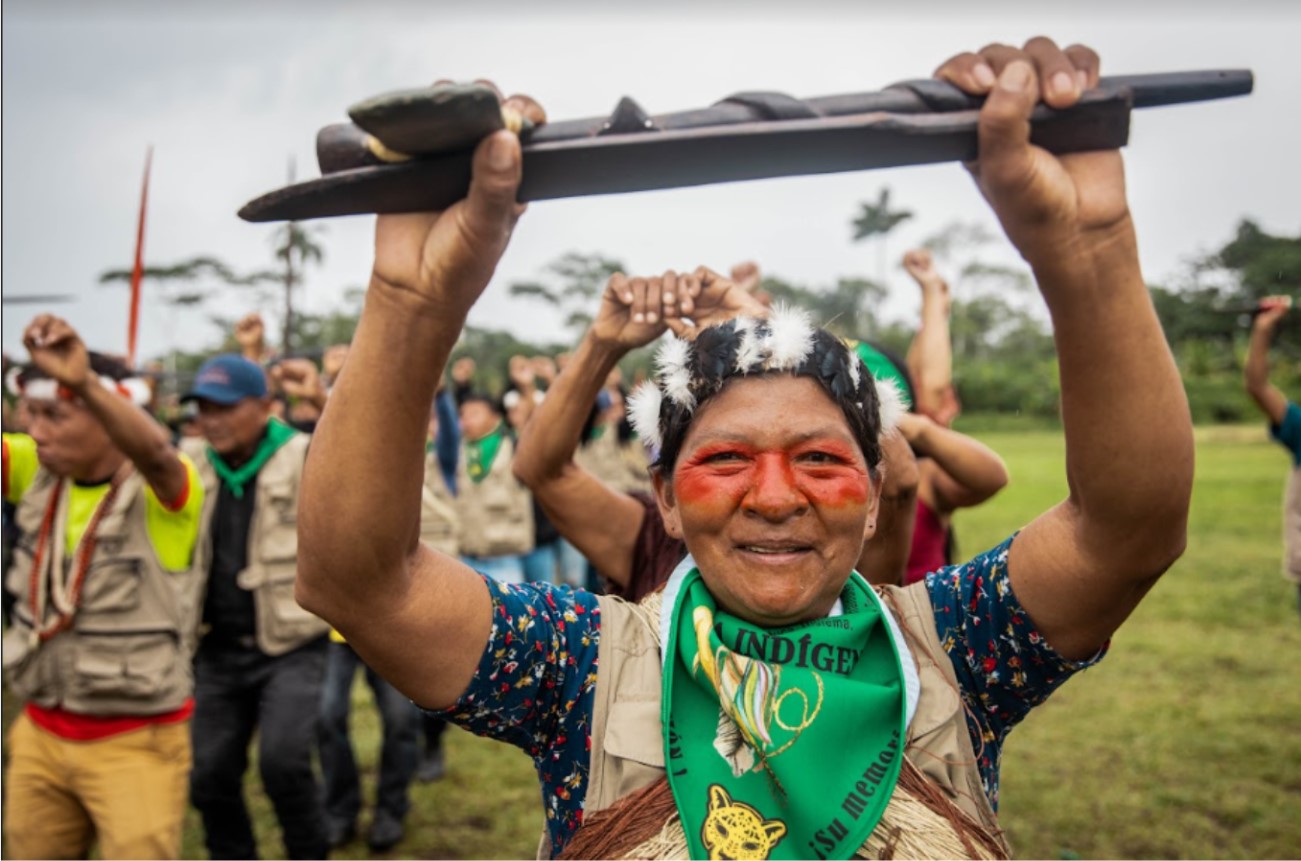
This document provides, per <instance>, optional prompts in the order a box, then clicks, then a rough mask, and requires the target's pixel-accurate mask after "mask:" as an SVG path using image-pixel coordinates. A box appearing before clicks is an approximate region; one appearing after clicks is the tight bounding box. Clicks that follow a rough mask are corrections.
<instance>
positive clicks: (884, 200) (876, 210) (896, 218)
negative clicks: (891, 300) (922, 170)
mask: <svg viewBox="0 0 1301 861" xmlns="http://www.w3.org/2000/svg"><path fill="white" fill-rule="evenodd" d="M912 217H913V214H912V212H911V211H910V210H907V209H891V208H890V188H889V187H888V186H887V187H884V188H882V189H881V193H880V194H879V195H878V196H877V198H876V203H869V202H868V201H863V202H862V203H860V204H859V210H858V217H857V218H855V219H854V222H853V225H854V241H855V242H861V241H862V240H864V239H877V240H879V241H878V242H877V246H876V248H877V283H879V284H882V285H884V284H885V283H886V281H885V261H886V254H885V237H886V235H887V234H888V233H889V232H890V231H891V230H894V229H895V228H896V227H898V226H899V224H900V223H901V222H904V221H907V220H908V219H910V218H912Z"/></svg>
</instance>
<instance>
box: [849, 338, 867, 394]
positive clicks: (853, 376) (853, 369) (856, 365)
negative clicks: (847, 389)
mask: <svg viewBox="0 0 1301 861" xmlns="http://www.w3.org/2000/svg"><path fill="white" fill-rule="evenodd" d="M845 349H846V350H847V351H848V352H849V379H850V381H851V382H852V383H853V384H854V391H858V383H859V381H860V380H862V379H863V360H862V359H860V358H859V357H858V351H857V350H850V349H849V347H845Z"/></svg>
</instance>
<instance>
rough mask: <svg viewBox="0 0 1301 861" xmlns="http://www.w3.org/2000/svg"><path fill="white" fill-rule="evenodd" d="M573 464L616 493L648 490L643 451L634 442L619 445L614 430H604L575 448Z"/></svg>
mask: <svg viewBox="0 0 1301 861" xmlns="http://www.w3.org/2000/svg"><path fill="white" fill-rule="evenodd" d="M574 463H576V464H578V465H579V466H581V467H582V468H583V469H585V470H587V471H588V472H590V473H591V474H592V475H593V476H595V477H596V478H599V479H600V480H601V482H602V483H603V484H605V485H607V486H608V487H612V488H614V489H615V490H617V491H619V492H620V493H628V492H629V491H633V490H642V491H649V490H650V489H651V481H650V474H649V473H648V472H647V471H646V468H647V466H648V463H649V462H648V461H647V460H646V452H645V449H643V448H642V447H641V443H639V442H637V441H635V440H634V441H633V442H631V443H629V444H628V445H622V444H620V443H619V434H618V432H617V431H616V429H615V428H612V427H607V428H606V430H605V432H604V433H602V434H601V435H600V436H599V437H597V438H596V439H594V440H591V441H589V442H588V443H587V444H586V445H582V446H579V448H578V451H576V452H574Z"/></svg>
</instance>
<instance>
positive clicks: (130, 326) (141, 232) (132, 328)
mask: <svg viewBox="0 0 1301 861" xmlns="http://www.w3.org/2000/svg"><path fill="white" fill-rule="evenodd" d="M153 160H154V148H153V146H150V147H149V149H148V150H146V151H145V181H144V186H143V187H142V188H141V189H140V223H139V224H138V225H137V227H136V262H135V267H134V268H133V269H132V270H131V315H130V317H129V318H128V319H127V330H126V352H127V358H128V359H129V360H130V362H131V366H132V367H135V363H136V330H137V329H138V327H139V323H140V282H141V280H143V278H144V269H145V264H144V261H145V206H146V204H147V203H148V202H149V168H150V165H152V164H153Z"/></svg>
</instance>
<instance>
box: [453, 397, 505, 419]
mask: <svg viewBox="0 0 1301 861" xmlns="http://www.w3.org/2000/svg"><path fill="white" fill-rule="evenodd" d="M470 403H481V404H487V405H488V407H489V408H490V409H491V410H492V411H493V412H494V413H496V414H497V415H499V416H500V415H504V414H505V413H504V412H503V411H502V404H501V401H500V400H499V399H497V398H494V397H493V396H492V395H490V394H488V393H487V392H483V391H470V392H466V393H465V397H463V398H461V400H460V402H459V403H458V404H457V406H458V407H463V406H465V405H466V404H470Z"/></svg>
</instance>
